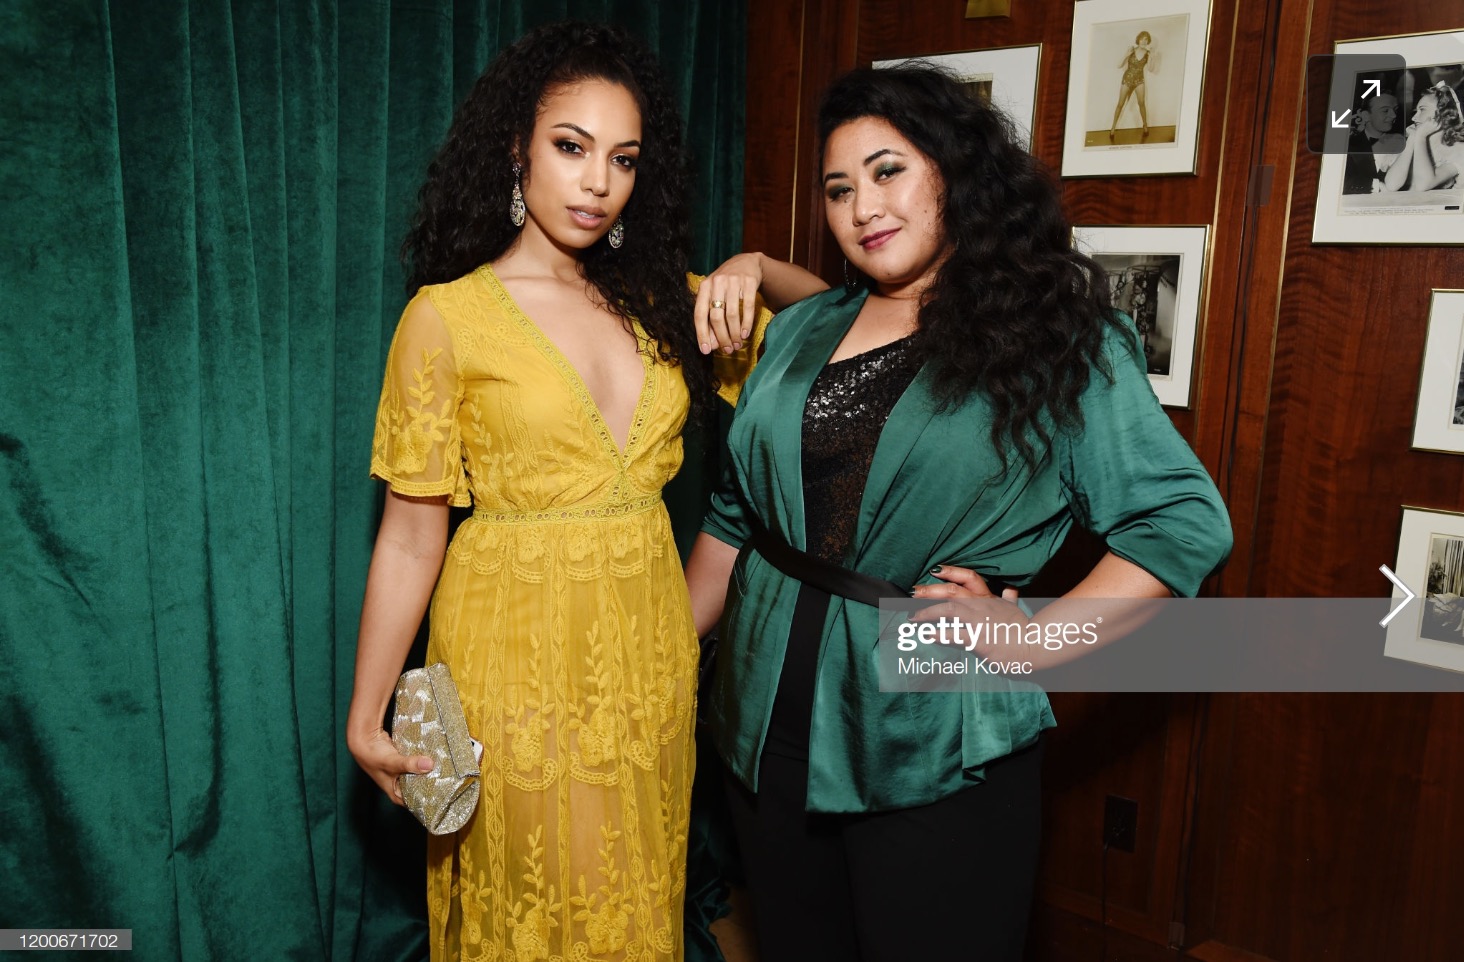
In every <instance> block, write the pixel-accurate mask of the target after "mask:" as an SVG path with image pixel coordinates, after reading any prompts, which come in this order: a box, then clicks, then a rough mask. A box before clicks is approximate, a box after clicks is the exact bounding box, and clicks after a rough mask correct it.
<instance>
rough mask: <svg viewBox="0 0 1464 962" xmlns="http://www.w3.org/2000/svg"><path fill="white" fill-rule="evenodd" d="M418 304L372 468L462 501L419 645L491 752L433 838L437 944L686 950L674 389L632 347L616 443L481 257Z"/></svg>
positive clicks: (532, 958) (472, 951)
mask: <svg viewBox="0 0 1464 962" xmlns="http://www.w3.org/2000/svg"><path fill="white" fill-rule="evenodd" d="M418 297H419V298H421V299H425V300H426V301H427V302H429V303H427V304H425V305H424V304H423V303H421V302H420V301H419V302H417V303H415V304H414V305H413V306H412V307H409V308H408V312H407V314H406V315H404V318H403V322H402V325H401V327H400V328H399V329H398V332H397V336H396V338H395V339H394V340H393V344H392V349H391V354H390V358H389V360H388V366H387V372H386V378H385V383H384V385H383V389H382V398H381V404H380V406H379V407H378V410H377V423H376V434H375V437H374V440H373V445H372V472H373V474H375V475H376V476H378V477H381V478H383V479H385V480H386V481H388V482H389V483H390V484H391V486H392V488H393V489H394V490H397V491H399V492H402V493H405V494H410V495H429V494H430V495H442V494H448V495H450V496H451V502H452V503H453V504H455V505H459V506H462V507H472V508H473V514H472V515H471V516H470V517H468V518H467V519H465V520H464V521H463V522H462V523H461V524H460V525H459V527H458V529H457V532H456V534H455V535H454V537H453V541H452V543H451V545H450V547H449V549H448V554H447V558H446V559H445V561H444V564H443V569H442V574H441V576H440V580H439V582H438V586H437V590H436V591H435V593H434V594H433V599H432V609H431V615H430V637H429V640H428V650H427V657H428V659H429V661H443V662H446V663H447V664H448V666H449V667H450V668H451V670H452V673H453V678H454V681H455V682H456V683H457V685H458V689H459V692H460V694H461V696H462V699H463V708H464V710H465V711H466V712H467V715H468V725H469V730H470V731H471V732H472V733H473V735H474V736H475V737H477V738H478V739H479V740H480V741H481V742H482V743H483V746H484V751H483V758H482V770H483V775H482V795H481V798H480V800H479V804H478V810H477V812H475V813H474V815H473V817H472V819H470V820H469V822H468V823H467V825H465V826H464V827H463V829H462V830H461V831H460V832H458V833H457V834H456V835H453V836H433V837H431V838H429V839H428V852H429V864H428V873H427V874H428V893H427V906H428V918H429V928H430V934H431V941H430V944H431V953H432V958H433V959H434V960H435V962H441V960H446V959H460V960H463V962H485V960H486V962H679V960H681V959H682V902H683V899H684V897H685V890H686V866H685V862H686V834H687V824H688V811H689V804H690V792H691V779H692V772H693V769H694V750H695V749H694V745H693V743H692V738H691V732H692V711H693V707H694V698H695V695H694V692H695V682H696V662H697V650H698V649H697V642H696V632H695V629H694V627H693V625H692V620H691V609H690V603H689V599H688V597H687V594H686V588H685V581H684V579H683V576H682V573H681V567H680V564H679V562H678V559H677V556H676V549H675V542H674V540H673V539H672V534H671V527H670V522H669V519H668V517H667V514H666V510H665V506H664V505H663V504H662V503H661V500H660V495H661V488H662V487H663V486H664V485H665V484H666V483H667V482H668V481H670V480H671V478H672V477H674V476H675V474H676V473H677V471H678V469H679V468H680V465H681V460H682V445H681V439H680V435H679V432H680V429H681V426H682V424H683V422H684V421H685V418H686V410H687V400H688V399H687V394H686V387H685V383H684V381H683V380H682V378H681V376H680V374H679V372H678V371H677V370H676V368H675V367H673V366H671V365H665V364H662V363H661V362H659V361H647V362H646V364H645V370H646V381H645V383H644V385H643V387H642V393H641V397H640V400H639V402H638V406H637V409H636V412H635V416H634V418H633V425H632V429H631V433H630V435H629V437H628V440H627V443H626V447H625V449H624V450H616V449H615V446H614V445H613V443H607V437H608V435H607V434H605V433H604V425H603V419H600V423H597V421H596V418H594V417H592V416H590V412H589V410H588V409H587V408H586V407H585V399H584V398H583V397H582V396H581V395H582V389H583V385H582V384H579V385H575V384H574V383H572V380H571V379H570V378H569V377H568V375H569V374H570V373H573V372H572V371H566V370H564V369H563V367H562V366H561V365H559V364H558V363H557V362H556V361H555V360H554V359H552V358H550V357H549V356H547V355H546V352H545V351H544V350H543V340H542V334H541V333H540V332H538V331H537V330H536V329H535V328H534V327H533V322H532V321H531V320H529V319H528V318H527V317H525V316H523V314H522V312H519V311H518V310H517V308H516V306H514V305H512V300H511V298H509V297H508V295H507V293H506V291H504V290H503V288H502V285H501V284H500V283H499V282H498V281H497V278H496V277H494V276H493V274H492V272H491V270H488V269H486V268H485V269H484V270H481V271H478V272H475V273H474V274H471V275H469V276H467V277H464V278H461V279H459V280H457V281H454V282H452V283H450V284H442V285H434V286H429V287H427V288H424V289H423V292H422V293H420V294H419V295H418ZM427 307H430V308H431V310H430V311H428V310H426V309H425V308H427ZM561 360H562V359H561ZM718 363H719V364H720V363H721V362H720V360H719V362H718ZM723 380H724V381H725V380H726V378H723Z"/></svg>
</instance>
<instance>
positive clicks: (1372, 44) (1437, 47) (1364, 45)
mask: <svg viewBox="0 0 1464 962" xmlns="http://www.w3.org/2000/svg"><path fill="white" fill-rule="evenodd" d="M1335 50H1336V52H1337V53H1338V54H1350V55H1369V54H1398V55H1400V56H1402V58H1403V60H1404V62H1405V63H1406V64H1407V69H1406V70H1391V71H1377V73H1378V74H1379V76H1378V77H1377V78H1376V79H1378V80H1379V83H1380V88H1381V92H1382V93H1384V94H1388V95H1390V96H1392V97H1394V98H1395V100H1396V101H1397V103H1396V107H1397V121H1396V123H1395V125H1394V129H1393V131H1392V133H1396V134H1402V135H1403V137H1402V138H1401V139H1403V140H1404V141H1405V142H1406V141H1407V133H1408V129H1409V127H1410V125H1411V124H1412V122H1413V115H1414V110H1415V107H1416V105H1417V101H1418V98H1419V97H1420V96H1421V95H1422V94H1423V93H1424V92H1426V90H1427V88H1428V85H1429V84H1430V82H1431V78H1430V73H1431V69H1432V68H1442V67H1449V66H1457V65H1461V64H1464V30H1453V31H1444V32H1439V33H1425V34H1413V35H1410V36H1401V37H1378V38H1374V39H1370V40H1348V41H1341V42H1339V43H1337V44H1336V45H1335ZM1366 73H1367V76H1368V77H1371V76H1372V74H1373V73H1374V71H1367V72H1366ZM1365 79H1367V78H1364V77H1362V76H1361V75H1359V74H1358V73H1357V71H1355V70H1354V71H1351V72H1348V71H1344V70H1343V69H1342V68H1341V67H1338V68H1337V69H1335V70H1334V71H1333V73H1332V89H1331V91H1330V97H1329V98H1328V99H1329V102H1330V103H1332V104H1339V103H1348V102H1353V101H1354V100H1355V97H1354V94H1355V93H1356V89H1357V88H1358V87H1359V86H1360V85H1361V84H1362V81H1364V80H1365ZM1429 142H1430V144H1433V145H1439V146H1435V147H1433V149H1434V150H1436V151H1440V156H1439V157H1438V158H1432V157H1431V158H1430V159H1431V160H1433V159H1439V160H1444V159H1445V158H1444V153H1445V152H1447V154H1449V155H1452V156H1453V159H1454V160H1455V162H1456V163H1458V164H1464V143H1461V144H1456V145H1453V146H1452V147H1450V146H1443V145H1441V141H1440V140H1439V135H1438V134H1434V135H1433V137H1431V138H1429ZM1401 156H1402V155H1400V154H1396V153H1393V154H1379V155H1378V157H1377V158H1376V160H1375V163H1376V164H1377V166H1379V167H1391V166H1392V162H1391V159H1392V158H1401ZM1349 160H1350V158H1349V155H1347V154H1341V153H1328V154H1323V155H1322V170H1321V174H1320V175H1319V177H1318V180H1317V209H1316V216H1315V217H1314V218H1313V221H1312V243H1314V244H1387V245H1390V246H1392V245H1406V244H1428V245H1438V244H1464V170H1461V171H1460V173H1459V175H1458V177H1457V178H1456V179H1455V181H1454V182H1453V184H1452V185H1451V186H1443V187H1439V188H1436V189H1428V190H1413V189H1410V186H1409V184H1408V183H1407V182H1406V181H1405V182H1403V183H1402V184H1401V185H1400V186H1390V185H1388V184H1387V183H1385V182H1386V181H1387V180H1388V177H1387V174H1386V171H1385V170H1384V171H1380V172H1379V173H1380V177H1379V178H1378V182H1377V184H1376V186H1375V187H1374V188H1373V189H1372V190H1370V191H1368V192H1365V193H1364V192H1353V190H1352V189H1351V187H1350V185H1349V184H1348V181H1349V179H1350V178H1348V177H1347V167H1348V163H1349ZM1351 162H1352V163H1356V161H1351ZM1410 168H1411V164H1410ZM1402 169H1409V168H1402ZM1408 179H1410V180H1411V179H1412V175H1411V170H1410V173H1409V178H1408Z"/></svg>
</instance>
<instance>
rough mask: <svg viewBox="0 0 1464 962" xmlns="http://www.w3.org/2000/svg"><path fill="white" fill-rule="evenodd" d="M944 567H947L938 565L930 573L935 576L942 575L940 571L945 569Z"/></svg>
mask: <svg viewBox="0 0 1464 962" xmlns="http://www.w3.org/2000/svg"><path fill="white" fill-rule="evenodd" d="M943 567H945V566H944V565H936V566H935V567H934V568H931V569H930V573H931V574H933V575H938V574H940V569H941V568H943Z"/></svg>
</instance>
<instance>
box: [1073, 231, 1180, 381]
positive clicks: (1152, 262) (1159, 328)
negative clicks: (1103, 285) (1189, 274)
mask: <svg viewBox="0 0 1464 962" xmlns="http://www.w3.org/2000/svg"><path fill="white" fill-rule="evenodd" d="M1093 259H1094V260H1096V261H1097V262H1098V263H1099V264H1100V265H1101V266H1102V268H1103V271H1104V273H1105V274H1107V275H1108V290H1109V294H1110V295H1112V297H1113V306H1114V307H1116V308H1118V309H1119V310H1121V311H1123V312H1124V313H1125V314H1127V315H1128V316H1129V317H1131V318H1133V319H1134V325H1135V326H1136V327H1137V328H1138V329H1139V339H1140V340H1141V341H1142V342H1143V346H1144V364H1145V368H1146V369H1147V371H1148V372H1149V373H1150V374H1154V375H1158V376H1160V377H1168V376H1169V364H1170V353H1171V351H1172V349H1173V347H1174V309H1175V304H1176V302H1177V300H1178V297H1179V260H1180V259H1179V256H1178V255H1177V254H1094V255H1093Z"/></svg>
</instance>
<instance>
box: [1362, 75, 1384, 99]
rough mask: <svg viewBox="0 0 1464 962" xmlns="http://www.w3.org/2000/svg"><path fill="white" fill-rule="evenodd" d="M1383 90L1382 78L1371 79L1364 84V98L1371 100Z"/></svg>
mask: <svg viewBox="0 0 1464 962" xmlns="http://www.w3.org/2000/svg"><path fill="white" fill-rule="evenodd" d="M1382 92H1383V82H1382V81H1381V80H1369V81H1368V82H1367V83H1365V84H1363V85H1362V99H1363V100H1371V99H1372V98H1373V97H1376V96H1377V95H1378V94H1380V93H1382Z"/></svg>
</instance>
